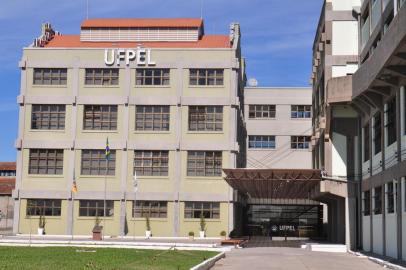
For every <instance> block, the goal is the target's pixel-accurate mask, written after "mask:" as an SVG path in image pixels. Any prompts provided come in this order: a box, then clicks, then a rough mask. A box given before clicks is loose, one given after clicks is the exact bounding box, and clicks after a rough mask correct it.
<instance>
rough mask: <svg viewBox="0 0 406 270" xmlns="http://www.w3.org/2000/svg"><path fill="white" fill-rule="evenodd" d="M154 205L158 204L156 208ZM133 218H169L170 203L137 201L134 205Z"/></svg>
mask: <svg viewBox="0 0 406 270" xmlns="http://www.w3.org/2000/svg"><path fill="white" fill-rule="evenodd" d="M154 204H156V205H155V206H154ZM132 217H133V218H146V217H149V218H165V219H166V218H167V217H168V202H167V201H146V200H137V201H133V203H132Z"/></svg>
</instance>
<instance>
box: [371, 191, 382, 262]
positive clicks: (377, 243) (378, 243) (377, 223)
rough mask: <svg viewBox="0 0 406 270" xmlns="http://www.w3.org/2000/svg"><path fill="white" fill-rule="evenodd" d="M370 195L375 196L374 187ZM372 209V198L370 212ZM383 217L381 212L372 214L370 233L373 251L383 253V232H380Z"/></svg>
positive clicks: (373, 206)
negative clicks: (372, 238) (372, 239)
mask: <svg viewBox="0 0 406 270" xmlns="http://www.w3.org/2000/svg"><path fill="white" fill-rule="evenodd" d="M372 196H375V189H373V190H372ZM373 209H375V202H374V200H372V208H371V214H373V211H374V210H373ZM382 225H383V218H382V214H381V215H375V214H374V215H373V216H372V233H373V237H374V241H373V245H372V246H373V250H372V251H373V252H374V253H377V254H380V255H383V234H382V229H383V226H382Z"/></svg>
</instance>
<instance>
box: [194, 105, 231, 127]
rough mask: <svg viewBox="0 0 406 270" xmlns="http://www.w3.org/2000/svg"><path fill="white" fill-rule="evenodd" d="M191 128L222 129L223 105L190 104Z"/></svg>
mask: <svg viewBox="0 0 406 270" xmlns="http://www.w3.org/2000/svg"><path fill="white" fill-rule="evenodd" d="M189 130H191V131H222V130H223V107H221V106H189Z"/></svg>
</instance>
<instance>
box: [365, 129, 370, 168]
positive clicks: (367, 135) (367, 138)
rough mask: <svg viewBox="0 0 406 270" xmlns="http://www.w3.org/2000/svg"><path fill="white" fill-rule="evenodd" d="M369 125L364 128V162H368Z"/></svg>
mask: <svg viewBox="0 0 406 270" xmlns="http://www.w3.org/2000/svg"><path fill="white" fill-rule="evenodd" d="M369 155H370V151H369V123H368V124H366V125H365V127H364V162H365V161H367V160H369Z"/></svg>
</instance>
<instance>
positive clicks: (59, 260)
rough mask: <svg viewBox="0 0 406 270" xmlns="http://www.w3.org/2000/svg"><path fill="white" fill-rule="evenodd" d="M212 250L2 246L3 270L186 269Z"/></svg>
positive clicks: (0, 260) (206, 257)
mask: <svg viewBox="0 0 406 270" xmlns="http://www.w3.org/2000/svg"><path fill="white" fill-rule="evenodd" d="M216 254H217V252H212V251H180V250H171V251H164V250H140V249H119V248H94V249H91V248H80V247H0V269H19V270H25V269H39V270H45V269H46V270H51V269H57V270H65V269H66V270H68V269H69V270H70V269H84V270H88V269H97V270H99V269H114V270H121V269H137V270H138V269H140V270H147V269H148V270H158V269H165V270H171V269H174V270H184V269H189V268H190V267H192V266H194V265H197V264H199V263H201V262H202V261H204V260H206V259H208V258H210V257H212V256H214V255H216Z"/></svg>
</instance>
